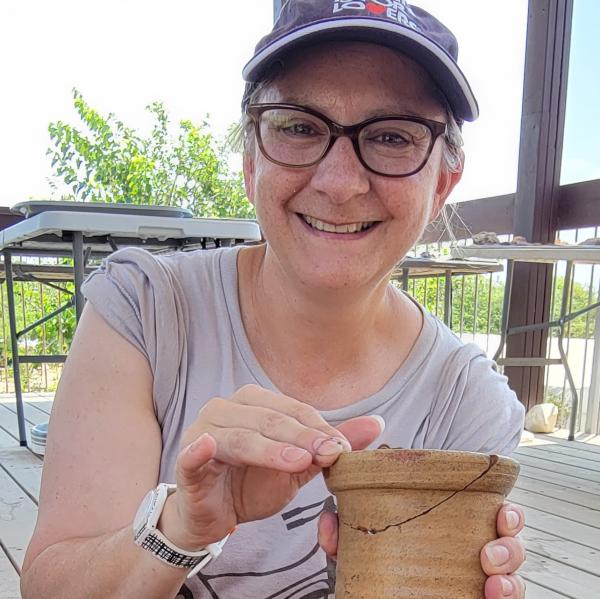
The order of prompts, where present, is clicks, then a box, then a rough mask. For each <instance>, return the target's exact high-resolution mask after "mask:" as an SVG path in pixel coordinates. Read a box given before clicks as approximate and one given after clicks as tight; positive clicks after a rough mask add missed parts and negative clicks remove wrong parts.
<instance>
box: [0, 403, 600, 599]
mask: <svg viewBox="0 0 600 599" xmlns="http://www.w3.org/2000/svg"><path fill="white" fill-rule="evenodd" d="M50 399H51V397H50V396H43V395H38V396H29V397H28V398H27V400H28V401H27V406H26V410H25V414H26V417H27V420H28V426H29V425H31V424H38V423H41V422H46V421H47V419H48V414H49V411H50V408H51V405H52V403H51V401H50ZM17 438H18V436H17V420H16V410H15V403H14V400H13V399H11V398H10V397H8V396H0V527H1V528H0V599H17V598H18V597H20V593H19V570H20V567H21V564H22V562H23V557H24V555H25V548H26V546H27V543H28V540H29V538H30V536H31V533H32V531H33V527H34V524H35V518H36V512H37V498H38V495H39V487H40V478H41V471H42V463H43V462H42V460H41V459H40V458H39V457H37V456H36V455H35V454H33V453H31V452H30V451H29V450H28V449H26V448H21V447H19V446H18V442H17ZM516 457H517V458H518V459H519V461H520V462H521V476H520V477H519V481H518V484H517V487H516V488H515V490H514V491H513V493H512V495H511V500H512V501H514V502H515V503H518V504H520V505H522V506H523V507H524V509H525V512H526V514H527V528H526V529H525V531H524V532H523V534H522V537H523V539H524V541H525V544H526V547H527V552H528V558H527V563H526V565H525V567H524V568H523V575H524V576H525V578H526V580H527V599H558V598H564V597H568V598H570V599H597V598H598V597H600V437H595V438H591V437H586V436H581V435H580V436H579V437H578V440H577V441H575V442H572V443H570V442H568V441H566V438H565V434H564V432H563V433H561V432H559V433H556V434H554V435H551V436H549V435H538V436H536V438H535V439H534V440H533V441H531V442H529V443H524V444H522V445H521V446H520V447H519V449H518V451H517V456H516Z"/></svg>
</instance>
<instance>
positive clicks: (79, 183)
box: [47, 90, 254, 218]
mask: <svg viewBox="0 0 600 599" xmlns="http://www.w3.org/2000/svg"><path fill="white" fill-rule="evenodd" d="M73 99H74V106H75V110H76V111H77V114H78V115H79V118H80V119H81V121H82V123H83V125H84V126H85V129H84V130H79V129H77V128H76V127H73V126H72V125H69V124H66V123H63V122H61V121H57V122H55V123H50V125H49V127H48V131H49V133H50V139H51V144H52V145H51V147H50V148H49V149H48V151H47V154H48V155H49V156H50V157H51V161H52V168H53V169H54V177H53V179H52V180H51V185H52V187H53V189H54V191H55V195H57V196H58V197H60V199H68V200H79V201H98V202H126V203H131V204H153V205H162V206H179V207H182V208H188V209H190V210H191V211H192V212H193V213H194V215H196V216H205V217H238V218H252V217H253V216H254V210H253V207H252V205H251V204H250V203H249V202H248V200H247V199H246V194H245V191H244V184H243V180H242V175H241V173H239V172H234V171H232V169H231V168H230V167H229V158H230V152H229V150H228V148H227V147H226V144H225V143H219V142H217V140H215V138H214V136H213V135H212V133H211V132H210V131H209V129H208V123H207V122H202V123H200V124H198V125H196V124H194V123H192V122H191V121H189V120H183V121H181V122H180V123H179V126H178V128H177V130H176V132H175V134H174V135H173V134H172V133H171V131H170V124H169V118H168V115H167V112H166V110H165V108H164V106H163V104H162V103H161V102H154V103H152V104H150V105H149V106H147V110H148V111H149V112H150V114H151V115H152V117H153V126H152V130H151V132H150V134H149V135H148V136H146V137H144V136H142V135H141V134H140V133H139V132H137V131H136V130H134V129H132V128H130V127H127V126H126V125H125V124H124V123H123V122H122V121H120V120H119V119H117V118H116V117H115V115H114V114H112V113H110V114H109V115H108V116H103V115H101V114H100V113H99V112H98V111H96V110H94V109H93V108H92V107H91V106H89V104H87V102H86V101H85V100H84V98H83V97H82V95H81V94H80V93H79V92H78V91H77V90H74V91H73Z"/></svg>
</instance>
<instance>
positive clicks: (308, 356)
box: [238, 246, 422, 409]
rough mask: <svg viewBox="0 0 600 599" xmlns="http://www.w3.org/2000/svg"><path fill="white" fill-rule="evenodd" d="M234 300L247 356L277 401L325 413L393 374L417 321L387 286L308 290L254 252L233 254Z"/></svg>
mask: <svg viewBox="0 0 600 599" xmlns="http://www.w3.org/2000/svg"><path fill="white" fill-rule="evenodd" d="M238 273H239V296H240V307H241V312H242V319H243V322H244V327H245V329H246V333H247V336H248V339H249V341H250V344H251V346H252V349H253V351H254V353H255V355H256V357H257V359H258V360H259V362H260V363H261V365H262V366H263V368H264V370H265V371H266V372H267V374H268V376H269V377H270V378H271V380H272V381H273V382H274V384H275V385H276V386H277V387H278V388H279V389H280V390H281V391H283V392H284V393H286V394H288V395H291V396H292V397H296V398H297V399H301V400H303V401H307V402H308V403H311V404H313V405H315V407H317V406H318V407H320V408H321V409H330V408H332V407H339V406H341V405H346V404H347V403H352V402H354V401H358V400H359V399H361V398H364V397H368V396H369V395H370V394H372V393H374V392H376V391H377V390H378V389H380V388H381V387H382V386H383V385H384V384H385V383H386V382H387V380H388V379H389V377H390V376H391V375H393V373H394V372H395V371H396V370H397V368H398V367H399V366H400V364H401V363H402V361H403V360H404V358H405V357H406V355H407V354H408V352H409V351H410V348H411V347H412V345H413V343H414V341H415V339H416V337H417V336H418V334H419V331H420V329H421V324H422V320H421V313H420V311H419V310H418V308H416V306H414V305H413V304H412V302H411V301H410V300H408V299H406V298H405V297H404V296H402V294H400V293H399V292H398V291H396V290H395V289H393V288H392V287H390V286H389V285H388V278H384V279H382V280H381V281H377V282H375V283H373V284H371V285H370V286H369V288H368V289H366V288H365V289H356V288H354V289H352V290H351V291H347V290H322V289H321V290H313V289H309V288H307V286H306V285H303V284H302V283H301V282H299V281H297V280H294V279H292V278H291V277H289V276H287V275H286V272H285V270H284V269H283V268H282V267H281V265H280V264H278V262H277V261H276V259H275V257H274V256H272V255H271V252H270V251H269V249H268V247H266V246H261V247H257V248H252V249H248V250H244V251H242V252H240V254H239V258H238Z"/></svg>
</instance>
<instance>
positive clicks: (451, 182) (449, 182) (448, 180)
mask: <svg viewBox="0 0 600 599" xmlns="http://www.w3.org/2000/svg"><path fill="white" fill-rule="evenodd" d="M463 166H464V158H463V159H462V160H461V162H460V169H459V170H458V172H450V171H449V170H448V168H447V167H446V166H445V165H443V164H442V165H441V166H440V173H439V176H438V182H437V187H436V190H435V196H434V198H433V204H432V206H431V214H430V215H429V222H433V221H434V220H435V219H436V218H437V217H438V216H439V215H440V212H441V211H442V208H443V207H444V204H445V203H446V200H447V199H448V196H449V195H450V194H451V193H452V190H453V189H454V188H455V187H456V185H457V184H458V182H459V181H460V180H461V179H462V174H463Z"/></svg>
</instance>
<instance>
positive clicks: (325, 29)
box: [242, 17, 479, 121]
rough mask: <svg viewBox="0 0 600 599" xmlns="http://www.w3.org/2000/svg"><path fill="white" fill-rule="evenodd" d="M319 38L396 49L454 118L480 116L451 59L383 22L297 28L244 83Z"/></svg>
mask: <svg viewBox="0 0 600 599" xmlns="http://www.w3.org/2000/svg"><path fill="white" fill-rule="evenodd" d="M320 39H326V40H328V41H333V40H353V41H364V42H372V43H376V44H378V45H384V46H388V47H391V48H394V49H397V50H399V51H400V52H402V53H403V54H406V55H407V56H409V57H411V58H413V59H414V60H415V61H416V62H417V63H419V64H420V65H421V66H422V67H423V68H424V69H425V70H426V71H427V72H428V73H429V75H430V76H431V78H432V79H433V81H434V82H435V83H436V84H437V85H438V87H439V88H440V89H441V91H442V92H443V93H444V95H445V96H446V98H447V99H448V103H449V104H450V107H451V108H452V111H453V113H454V116H455V117H456V118H458V119H462V120H465V121H474V120H475V119H476V118H477V117H478V116H479V107H478V105H477V100H476V99H475V95H474V94H473V91H472V90H471V87H470V85H469V82H468V81H467V78H466V77H465V75H464V74H463V72H462V71H461V70H460V68H459V67H458V65H457V64H456V62H454V60H453V59H452V57H451V56H449V55H448V53H447V52H446V51H445V50H444V49H443V48H441V47H440V46H438V45H437V44H436V43H434V42H432V41H431V40H430V39H429V38H427V37H425V36H424V35H423V34H421V33H419V32H418V31H414V30H412V29H409V28H407V27H401V26H397V25H394V24H392V23H387V22H386V21H383V20H382V19H365V18H356V17H353V18H349V19H329V20H325V21H319V22H317V23H312V24H311V25H307V26H306V27H301V28H298V29H296V30H294V31H292V32H290V33H288V34H287V35H284V36H282V37H281V38H279V39H276V40H274V41H273V42H271V43H270V44H268V45H267V46H265V47H264V48H262V49H261V50H260V51H259V52H257V53H256V55H255V56H254V57H253V58H252V60H250V61H249V62H248V64H247V65H246V66H245V67H244V69H243V71H242V75H243V77H244V80H245V81H250V82H252V81H259V80H260V78H261V75H262V73H263V71H264V70H265V68H266V67H267V66H268V65H269V64H270V63H271V62H272V61H273V60H275V59H276V58H278V57H279V56H281V55H282V54H285V53H287V52H289V51H290V50H291V49H292V48H295V47H297V46H299V45H304V44H307V43H314V42H317V41H319V40H320Z"/></svg>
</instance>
